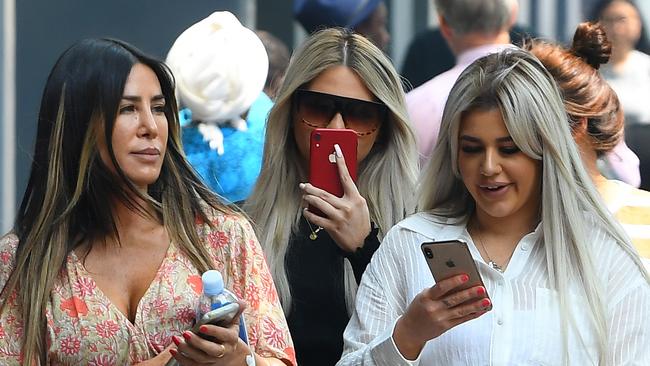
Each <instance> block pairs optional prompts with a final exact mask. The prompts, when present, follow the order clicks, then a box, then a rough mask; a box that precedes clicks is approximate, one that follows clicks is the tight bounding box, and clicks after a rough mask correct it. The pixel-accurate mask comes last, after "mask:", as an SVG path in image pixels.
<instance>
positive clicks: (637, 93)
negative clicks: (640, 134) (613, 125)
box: [591, 0, 650, 125]
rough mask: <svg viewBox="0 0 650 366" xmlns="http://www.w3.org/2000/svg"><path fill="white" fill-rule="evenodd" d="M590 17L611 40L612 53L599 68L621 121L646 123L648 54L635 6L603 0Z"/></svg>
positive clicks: (623, 0)
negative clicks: (613, 95)
mask: <svg viewBox="0 0 650 366" xmlns="http://www.w3.org/2000/svg"><path fill="white" fill-rule="evenodd" d="M591 19H592V20H593V21H600V23H601V24H602V25H603V27H604V28H605V31H606V32H607V38H608V39H609V41H610V42H611V44H612V56H611V58H610V60H609V63H607V64H606V65H603V67H602V68H601V69H600V72H601V73H602V75H603V77H604V78H605V80H607V82H608V83H609V84H610V85H611V86H612V88H613V89H614V91H616V94H617V95H618V98H619V99H620V101H621V104H622V105H623V111H624V112H625V124H626V125H634V124H650V107H649V106H648V101H649V100H650V56H649V55H648V54H646V53H645V52H647V51H648V50H647V49H645V47H646V46H647V38H646V35H645V31H644V26H643V20H642V19H641V13H640V12H639V8H638V7H637V6H636V4H635V3H634V1H632V0H603V1H600V2H599V3H597V4H596V6H595V8H594V9H593V12H592V16H591Z"/></svg>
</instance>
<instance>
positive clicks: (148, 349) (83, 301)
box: [0, 214, 296, 366]
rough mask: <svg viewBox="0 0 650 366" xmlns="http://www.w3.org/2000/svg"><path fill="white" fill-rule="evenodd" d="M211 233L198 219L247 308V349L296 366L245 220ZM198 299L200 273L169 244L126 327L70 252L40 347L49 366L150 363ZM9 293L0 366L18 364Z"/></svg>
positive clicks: (8, 243) (3, 247)
mask: <svg viewBox="0 0 650 366" xmlns="http://www.w3.org/2000/svg"><path fill="white" fill-rule="evenodd" d="M212 224H213V225H214V228H211V227H210V226H209V225H207V224H204V223H202V222H201V221H200V220H197V230H198V233H199V237H201V238H203V240H204V241H205V243H204V245H205V246H206V248H207V249H208V251H209V252H210V254H211V257H212V258H211V259H212V262H213V267H214V269H216V270H219V271H221V273H222V274H223V276H224V279H225V281H226V287H227V288H229V289H231V290H232V291H233V292H234V293H235V294H237V295H238V296H240V297H241V298H242V299H243V300H244V301H246V302H247V305H248V306H247V308H246V310H245V312H244V318H245V320H246V326H247V328H248V334H249V343H250V345H251V347H253V348H254V349H255V350H256V352H257V353H258V354H260V355H262V356H266V357H271V356H272V357H278V358H280V359H283V360H285V361H286V362H288V363H290V364H291V365H295V364H296V361H295V352H294V348H293V343H292V341H291V337H290V336H289V330H288V327H287V324H286V320H285V318H284V315H283V312H282V308H281V307H280V303H279V300H278V296H277V293H276V290H275V287H274V286H273V281H272V280H271V275H270V273H269V270H268V267H267V265H266V262H265V260H264V256H263V254H262V251H261V248H260V246H259V243H258V242H257V239H256V238H255V234H254V233H253V230H252V228H251V226H250V224H249V223H248V221H247V220H246V219H245V218H243V217H241V216H238V215H222V214H215V215H214V217H213V218H212ZM17 245H18V240H17V238H16V237H15V236H14V235H7V236H5V237H3V238H1V239H0V286H2V287H4V285H5V283H6V281H7V279H8V277H9V275H10V273H11V271H12V270H13V263H14V256H15V252H16V247H17ZM200 293H201V278H200V273H199V272H198V270H197V269H196V268H194V266H193V265H192V263H191V262H190V260H189V259H188V258H187V256H186V255H184V253H183V252H182V250H181V249H180V248H179V247H178V246H176V245H174V244H172V245H170V247H169V250H168V252H167V255H166V257H165V259H164V260H163V263H162V264H161V266H160V268H159V269H158V273H157V275H156V277H155V279H154V280H153V281H152V283H151V285H150V287H149V289H148V290H147V292H146V293H145V294H144V296H143V297H142V299H141V300H140V303H139V305H138V311H137V316H136V319H135V322H134V323H131V322H130V321H129V320H128V319H127V318H126V317H125V316H124V315H123V314H122V313H121V312H120V311H119V310H117V308H116V307H114V306H113V305H112V304H111V302H110V301H109V299H108V298H107V297H106V296H105V295H104V294H103V292H102V291H101V289H100V288H98V287H97V285H96V283H95V281H94V280H93V278H92V276H91V275H90V274H89V273H88V272H86V270H85V269H84V267H83V265H82V262H81V261H80V260H79V259H78V258H77V256H76V255H75V254H74V253H71V254H70V255H69V256H68V259H67V262H66V267H65V268H64V269H63V270H62V271H61V273H60V275H59V277H58V279H57V281H56V282H55V285H54V288H53V290H52V293H51V296H50V299H51V300H50V302H49V303H48V305H47V309H46V317H47V341H48V344H49V350H48V352H49V358H50V363H51V364H53V365H93V366H108V365H125V364H133V363H138V362H142V361H145V360H148V359H151V358H153V357H154V356H155V355H156V354H158V353H160V352H162V351H163V350H164V349H165V348H166V347H167V346H169V345H170V344H171V337H172V336H174V335H180V334H181V333H182V332H183V331H184V330H187V329H190V328H191V326H192V323H193V321H194V307H195V304H196V301H197V299H198V296H199V295H200ZM14 299H15V293H14V294H12V297H10V301H9V303H8V306H7V307H6V308H5V309H4V311H3V313H2V314H1V316H0V364H1V365H19V364H20V362H21V349H20V347H21V337H22V334H23V323H22V315H21V312H20V309H19V307H18V306H17V304H16V302H15V300H14ZM7 335H12V336H7Z"/></svg>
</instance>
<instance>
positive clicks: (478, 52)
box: [456, 43, 517, 65]
mask: <svg viewBox="0 0 650 366" xmlns="http://www.w3.org/2000/svg"><path fill="white" fill-rule="evenodd" d="M511 48H517V47H516V46H515V45H512V44H509V43H508V44H487V45H483V46H478V47H474V48H470V49H468V50H466V51H464V52H461V54H460V55H458V57H457V58H456V65H469V64H471V63H472V62H474V61H476V60H478V59H479V58H481V57H484V56H487V55H489V54H491V53H497V52H501V51H503V50H507V49H511Z"/></svg>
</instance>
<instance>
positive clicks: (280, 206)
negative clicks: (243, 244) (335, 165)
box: [244, 28, 417, 314]
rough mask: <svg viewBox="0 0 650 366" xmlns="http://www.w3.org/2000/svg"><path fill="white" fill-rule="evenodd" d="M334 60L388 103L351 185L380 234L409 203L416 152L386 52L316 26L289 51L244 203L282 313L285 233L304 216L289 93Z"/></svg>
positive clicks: (352, 287) (349, 296)
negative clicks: (261, 154) (258, 166)
mask: <svg viewBox="0 0 650 366" xmlns="http://www.w3.org/2000/svg"><path fill="white" fill-rule="evenodd" d="M337 65H344V66H347V67H349V68H351V69H352V70H354V72H356V73H357V74H358V75H359V76H360V77H361V79H362V80H364V82H365V84H366V86H367V87H368V89H369V90H370V91H371V92H372V94H374V95H375V97H377V98H378V99H379V100H380V101H381V102H383V103H385V104H386V105H387V106H388V109H389V110H390V113H389V118H388V121H386V123H384V125H383V126H382V129H381V135H380V136H379V137H378V139H377V141H376V142H375V145H374V146H373V148H372V150H371V151H370V154H369V155H368V156H367V157H366V158H365V159H364V161H363V162H362V163H361V164H360V166H359V170H358V182H357V186H358V189H359V192H360V193H361V195H362V196H363V197H364V198H365V199H366V202H367V204H368V208H369V211H370V219H371V220H372V221H373V222H374V223H375V224H376V225H377V226H378V227H379V232H380V235H383V234H385V233H386V232H387V231H388V229H390V227H391V226H393V225H394V224H396V223H397V222H398V221H400V220H401V219H403V218H404V217H406V215H408V214H410V213H412V212H413V211H414V208H415V207H414V203H415V198H414V197H415V196H414V191H415V182H416V179H417V152H416V150H415V137H414V134H413V132H412V131H411V129H410V127H409V124H408V117H407V112H406V106H405V101H404V92H403V90H402V85H401V80H400V78H399V76H398V75H397V73H396V72H395V69H394V68H393V66H392V64H391V63H390V61H389V60H388V58H386V56H384V54H383V53H382V52H381V51H380V50H379V49H378V48H377V47H375V46H374V45H373V44H372V43H370V41H368V40H367V39H366V38H364V37H362V36H360V35H357V34H353V33H351V32H350V31H347V30H344V29H338V28H331V29H325V30H322V31H319V32H317V33H315V34H314V35H312V36H311V37H310V38H309V39H307V41H306V42H305V43H304V44H303V45H302V46H301V47H300V48H299V49H298V50H297V51H296V52H295V53H294V55H293V57H292V58H291V61H290V64H289V68H288V69H287V73H286V76H285V79H284V83H283V85H282V87H281V88H280V90H279V92H278V96H277V101H276V104H275V106H274V107H273V109H272V110H271V112H270V114H269V118H268V122H267V128H266V141H265V143H264V157H263V162H262V171H261V173H260V176H259V178H258V180H257V184H256V185H255V188H254V190H253V192H252V194H251V196H250V197H249V198H248V200H247V203H246V205H245V206H244V209H245V211H246V212H247V213H248V214H249V215H250V217H251V218H252V219H253V221H254V222H255V223H256V224H257V227H256V231H257V235H258V238H259V239H260V243H261V245H262V248H263V249H264V252H265V254H266V259H267V261H268V263H269V267H270V269H271V273H272V274H273V279H274V281H275V285H276V287H277V289H278V293H279V294H280V298H281V301H282V305H283V308H284V310H285V313H287V314H288V313H289V309H290V306H291V293H290V289H289V283H288V279H287V274H286V271H285V258H284V257H285V254H286V252H287V247H288V244H289V238H290V236H291V233H292V232H296V231H297V230H298V223H299V220H301V217H302V215H301V209H300V196H301V192H300V190H299V189H298V184H299V183H300V182H305V181H306V180H307V174H306V172H305V171H304V169H303V168H302V167H301V165H300V160H299V156H300V155H299V152H298V148H297V145H296V142H295V139H294V137H293V128H292V123H293V122H292V114H291V113H292V105H291V102H292V96H293V93H294V91H295V90H296V89H298V88H300V87H301V86H304V85H305V84H307V83H309V82H310V81H311V80H313V79H314V78H315V77H317V76H318V75H319V74H320V73H321V72H323V71H324V70H326V69H328V68H330V67H333V66H337ZM345 278H346V280H345V282H346V303H347V305H348V311H349V310H350V309H351V306H353V304H354V295H355V293H356V282H355V280H354V276H353V274H352V267H351V266H350V264H349V262H348V261H347V260H346V261H345Z"/></svg>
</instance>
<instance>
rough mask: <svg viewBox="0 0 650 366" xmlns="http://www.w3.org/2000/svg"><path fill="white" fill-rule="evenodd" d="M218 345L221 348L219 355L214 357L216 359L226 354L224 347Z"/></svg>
mask: <svg viewBox="0 0 650 366" xmlns="http://www.w3.org/2000/svg"><path fill="white" fill-rule="evenodd" d="M219 345H220V346H221V353H220V354H218V355H217V356H216V357H217V358H221V357H223V356H224V355H225V354H226V346H224V345H223V344H219Z"/></svg>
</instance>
